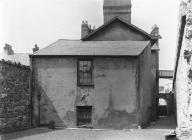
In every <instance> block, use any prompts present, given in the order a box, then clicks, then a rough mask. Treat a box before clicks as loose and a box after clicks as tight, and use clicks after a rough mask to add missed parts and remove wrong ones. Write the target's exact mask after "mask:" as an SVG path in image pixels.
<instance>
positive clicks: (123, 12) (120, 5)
mask: <svg viewBox="0 0 192 140" xmlns="http://www.w3.org/2000/svg"><path fill="white" fill-rule="evenodd" d="M103 15H104V23H106V22H107V21H109V20H111V19H112V18H114V17H116V16H118V17H121V18H122V19H124V20H127V21H128V22H129V23H131V0H104V4H103Z"/></svg>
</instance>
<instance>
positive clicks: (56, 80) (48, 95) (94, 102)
mask: <svg viewBox="0 0 192 140" xmlns="http://www.w3.org/2000/svg"><path fill="white" fill-rule="evenodd" d="M93 62H94V87H84V88H83V87H77V59H76V58H69V57H68V58H33V62H32V63H33V67H32V69H33V104H34V119H33V120H34V124H38V121H39V120H38V116H39V115H38V113H39V112H38V110H39V103H38V94H41V101H40V123H41V124H47V123H49V121H51V120H53V121H55V122H56V125H57V126H65V127H76V106H85V105H91V106H93V116H92V125H93V127H94V128H117V129H122V128H129V127H136V126H137V124H136V123H137V121H136V117H137V115H138V114H137V111H138V105H137V104H138V101H137V100H139V99H138V96H137V90H136V87H137V86H136V85H137V66H138V64H137V59H136V58H131V57H130V58H94V59H93ZM82 97H86V98H82Z"/></svg>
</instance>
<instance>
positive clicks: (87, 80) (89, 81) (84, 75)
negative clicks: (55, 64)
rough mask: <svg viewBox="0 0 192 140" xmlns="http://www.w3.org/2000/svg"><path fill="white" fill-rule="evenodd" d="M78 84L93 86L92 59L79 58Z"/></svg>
mask: <svg viewBox="0 0 192 140" xmlns="http://www.w3.org/2000/svg"><path fill="white" fill-rule="evenodd" d="M77 70H78V75H77V76H78V78H77V79H78V81H77V82H78V85H80V86H91V85H93V76H92V70H93V64H92V60H78V69H77Z"/></svg>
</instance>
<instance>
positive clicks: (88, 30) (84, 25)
mask: <svg viewBox="0 0 192 140" xmlns="http://www.w3.org/2000/svg"><path fill="white" fill-rule="evenodd" d="M94 30H95V26H93V29H92V27H91V25H89V24H88V22H87V21H82V24H81V38H83V37H85V36H87V35H88V34H90V33H91V32H93V31H94Z"/></svg>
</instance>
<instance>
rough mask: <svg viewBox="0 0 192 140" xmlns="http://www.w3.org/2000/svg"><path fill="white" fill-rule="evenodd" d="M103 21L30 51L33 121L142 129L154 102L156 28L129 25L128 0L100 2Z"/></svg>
mask: <svg viewBox="0 0 192 140" xmlns="http://www.w3.org/2000/svg"><path fill="white" fill-rule="evenodd" d="M103 10H104V24H103V25H102V26H100V27H99V28H97V29H95V28H91V26H90V25H88V22H87V21H83V23H82V26H81V29H82V30H81V35H82V37H81V40H66V39H60V40H58V41H56V42H55V43H53V44H51V45H49V46H48V47H45V48H43V49H41V50H39V51H37V52H36V53H34V54H32V55H30V59H31V71H32V79H31V94H32V103H33V117H32V121H33V125H34V126H39V125H47V124H49V123H50V122H51V121H54V122H55V125H56V126H64V127H93V128H116V129H123V128H125V129H126V128H136V127H139V126H141V127H145V126H147V125H149V124H150V122H151V121H155V119H156V107H157V105H158V102H157V96H158V89H159V87H158V70H159V43H158V40H159V39H160V38H161V37H160V35H159V31H158V30H159V28H158V27H157V26H154V27H153V30H152V32H151V34H148V33H147V32H145V31H143V30H142V29H140V28H138V27H136V26H135V25H133V24H131V0H118V1H117V0H104V6H103Z"/></svg>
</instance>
